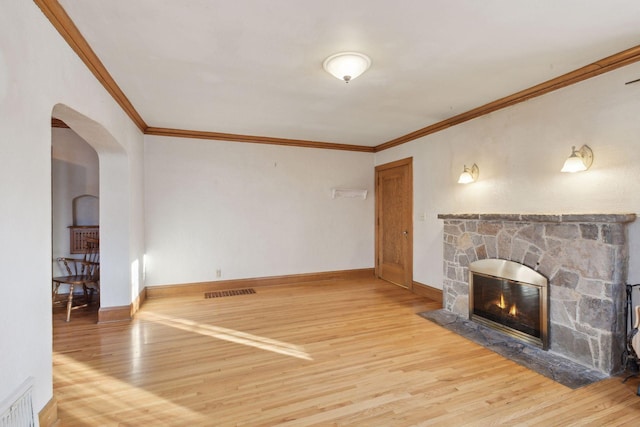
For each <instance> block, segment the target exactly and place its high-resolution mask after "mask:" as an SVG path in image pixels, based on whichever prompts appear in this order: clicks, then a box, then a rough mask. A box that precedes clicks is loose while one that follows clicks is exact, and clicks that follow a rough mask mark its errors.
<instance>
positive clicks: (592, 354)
mask: <svg viewBox="0 0 640 427" xmlns="http://www.w3.org/2000/svg"><path fill="white" fill-rule="evenodd" d="M438 218H440V219H442V220H444V233H443V258H444V266H443V267H444V279H443V284H442V285H443V289H442V290H443V308H444V309H445V310H448V311H450V312H452V313H454V314H456V315H458V316H460V317H461V318H463V319H469V318H470V317H471V314H470V302H471V300H472V299H474V296H475V295H470V288H469V272H470V266H471V265H472V264H473V263H474V262H476V261H480V260H487V259H499V260H507V261H513V262H514V263H517V264H522V265H524V266H526V267H528V268H529V269H531V270H534V271H535V272H538V273H540V274H541V275H542V276H544V277H546V278H547V279H548V308H547V310H548V319H549V320H548V330H547V334H548V335H547V342H548V350H549V352H551V353H556V354H558V355H561V356H563V357H566V358H568V359H570V360H572V361H575V362H577V363H579V364H581V365H584V366H586V367H589V368H593V369H596V370H598V371H600V372H602V373H604V374H607V375H611V374H614V373H617V372H620V371H621V369H622V366H621V360H622V352H623V349H624V340H625V337H624V301H625V284H626V281H627V270H628V251H629V248H628V242H627V225H628V224H629V223H630V222H632V221H634V220H635V219H636V215H635V214H551V215H546V214H440V215H438ZM490 276H492V275H491V274H490ZM508 292H510V290H509V291H507V293H508ZM503 293H504V292H503ZM474 294H475V292H474ZM503 297H505V298H506V297H507V295H503ZM491 298H494V299H495V296H487V299H491ZM498 298H499V295H498ZM505 305H508V303H506V302H505ZM489 317H490V316H489ZM507 323H509V322H507ZM519 323H525V324H526V323H528V320H526V321H524V322H519ZM511 326H513V325H511ZM511 326H509V327H511ZM512 329H518V328H512ZM520 329H526V326H525V327H522V328H520ZM534 329H535V328H534ZM533 335H536V332H534V333H533Z"/></svg>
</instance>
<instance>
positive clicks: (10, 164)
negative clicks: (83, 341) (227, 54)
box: [0, 0, 144, 411]
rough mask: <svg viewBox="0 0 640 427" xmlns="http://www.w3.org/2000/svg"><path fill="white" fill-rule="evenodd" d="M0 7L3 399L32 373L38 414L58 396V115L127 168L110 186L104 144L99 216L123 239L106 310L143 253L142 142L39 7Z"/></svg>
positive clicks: (2, 1) (125, 290) (125, 297)
mask: <svg viewBox="0 0 640 427" xmlns="http://www.w3.org/2000/svg"><path fill="white" fill-rule="evenodd" d="M0 9H1V10H2V13H0V166H1V167H0V200H2V204H1V207H0V236H1V239H2V245H0V266H1V267H2V271H3V280H2V282H0V294H2V295H4V296H5V297H6V298H7V299H8V300H10V301H11V303H10V304H5V305H4V306H3V308H2V310H0V367H1V369H0V400H3V399H4V398H5V397H7V396H9V395H10V394H11V393H12V392H13V391H14V390H15V389H16V388H17V387H18V386H19V385H20V384H21V383H22V382H23V381H24V380H25V379H26V378H27V377H29V376H32V377H34V378H35V389H34V406H35V409H36V410H37V411H40V410H41V409H42V407H43V406H44V405H45V404H46V403H47V402H48V401H49V400H50V399H51V397H52V395H53V390H52V363H51V362H52V359H51V356H52V350H51V348H52V341H51V337H52V328H51V273H52V269H51V259H52V247H51V231H52V228H51V219H52V218H51V212H52V209H51V190H52V187H51V171H52V170H51V133H52V131H51V116H52V111H53V109H54V106H56V105H57V104H59V103H61V104H64V105H67V106H69V107H71V109H73V110H75V111H78V112H81V113H82V115H84V116H85V117H87V118H90V119H91V120H92V123H94V124H95V123H99V125H100V127H101V129H103V133H104V134H108V135H109V136H110V138H111V139H112V140H113V141H116V142H114V143H113V145H117V146H118V147H119V151H118V150H113V149H112V150H111V151H110V152H115V151H118V155H119V156H120V159H119V161H118V162H115V163H117V164H120V165H122V164H124V167H121V169H120V170H119V171H118V173H120V175H124V178H123V180H124V183H125V184H126V185H125V186H120V184H121V183H117V185H114V183H113V182H112V180H111V176H112V175H109V167H108V166H109V161H108V159H105V158H103V157H104V155H105V154H106V152H109V149H108V148H107V147H105V146H104V145H103V146H101V147H100V150H101V151H102V152H103V155H101V158H100V194H101V196H102V197H101V202H102V203H101V206H100V218H101V222H104V221H103V220H107V224H106V225H107V226H108V227H111V225H112V224H111V223H117V225H118V226H119V228H118V227H112V228H111V229H112V230H114V232H113V233H111V235H110V236H109V238H110V239H111V240H112V241H113V242H116V243H118V244H114V245H112V246H114V248H115V249H117V250H118V251H117V255H113V253H115V252H116V251H113V250H111V251H110V252H109V253H110V260H109V262H110V263H111V264H110V266H111V267H112V268H110V269H109V270H112V271H114V272H115V273H114V275H115V276H117V277H109V278H108V281H109V283H110V286H109V287H108V288H109V290H108V291H106V292H105V289H104V287H105V286H104V285H105V283H104V281H103V283H102V284H103V294H102V296H103V297H104V296H106V297H107V298H106V300H107V303H105V300H104V299H103V300H102V303H103V305H122V304H128V303H130V302H131V297H130V293H131V285H132V283H131V282H133V278H131V277H130V271H131V264H132V263H133V262H134V261H135V260H137V259H142V255H143V249H144V241H143V239H142V237H141V236H142V235H143V234H142V233H143V231H142V230H136V231H135V232H131V230H130V229H129V227H130V226H132V225H139V224H141V223H142V208H141V206H142V205H141V202H140V201H134V200H133V199H134V198H139V197H140V194H141V188H142V168H143V165H142V149H143V148H142V143H143V141H142V140H143V138H142V134H141V132H140V131H139V130H138V129H137V128H136V127H135V125H134V124H133V123H132V122H131V120H129V118H128V117H127V116H126V115H125V114H124V113H123V112H122V110H121V109H120V107H119V106H118V105H117V104H116V103H115V101H114V100H113V99H112V98H111V96H110V95H109V94H108V93H107V92H106V91H105V90H104V88H103V87H102V86H101V85H100V83H99V82H98V81H97V80H96V79H95V77H94V76H93V75H92V74H91V73H90V72H89V71H88V70H87V68H86V66H85V65H84V64H82V62H81V61H80V60H79V59H78V57H77V55H76V54H75V53H73V52H72V51H71V49H70V48H69V46H68V45H67V44H66V42H64V40H63V39H62V38H61V37H60V36H59V34H58V33H57V32H56V30H55V29H54V28H53V27H52V25H51V24H50V23H49V21H48V20H47V19H46V18H45V16H44V15H43V14H42V12H41V11H40V10H39V9H38V7H37V6H36V5H35V3H33V2H30V1H10V0H0ZM62 110H64V109H62ZM62 113H64V114H67V113H68V111H62ZM78 121H79V122H81V121H82V119H80V118H78ZM67 123H69V122H67ZM69 124H70V123H69ZM74 129H75V128H74ZM79 134H80V133H79ZM80 136H82V137H83V138H84V139H85V140H86V141H87V142H89V143H91V142H92V141H91V138H88V137H86V136H85V135H80ZM103 136H104V135H103ZM100 150H98V149H97V151H98V152H99V153H100ZM114 156H115V154H114ZM103 164H106V166H107V167H106V168H105V167H103ZM105 173H106V174H107V175H105ZM105 178H106V179H105ZM105 193H106V194H108V195H109V196H110V200H112V201H114V200H116V199H117V198H116V195H117V194H120V193H124V195H123V197H122V199H123V200H124V203H122V204H120V205H114V203H110V205H114V206H111V207H109V206H104V205H105V198H104V194H105ZM109 209H111V210H109ZM105 212H106V213H107V215H106V216H105ZM111 217H113V219H112V220H110V218H111ZM101 225H102V224H101ZM140 228H141V229H142V227H140ZM123 230H124V231H123ZM103 241H104V239H103ZM120 242H124V244H120ZM121 247H124V250H123V251H119V249H120V248H121ZM102 249H104V248H102ZM121 252H123V254H122V253H121ZM102 254H103V255H106V253H105V251H104V250H103V251H102ZM103 259H104V258H103ZM105 267H106V266H105ZM121 271H124V272H125V273H124V274H121V273H120V272H121ZM121 294H122V295H121Z"/></svg>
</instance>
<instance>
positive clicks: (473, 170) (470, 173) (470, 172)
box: [458, 163, 480, 184]
mask: <svg viewBox="0 0 640 427" xmlns="http://www.w3.org/2000/svg"><path fill="white" fill-rule="evenodd" d="M478 175H480V169H478V165H476V164H475V163H474V164H473V166H471V167H470V168H468V167H467V165H464V169H463V170H462V173H461V174H460V178H458V184H470V183H472V182H476V180H477V179H478Z"/></svg>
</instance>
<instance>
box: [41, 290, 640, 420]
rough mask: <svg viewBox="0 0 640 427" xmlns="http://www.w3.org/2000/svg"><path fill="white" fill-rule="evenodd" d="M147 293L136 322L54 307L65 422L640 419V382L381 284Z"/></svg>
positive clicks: (57, 383) (58, 390) (58, 391)
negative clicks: (548, 362) (495, 344)
mask: <svg viewBox="0 0 640 427" xmlns="http://www.w3.org/2000/svg"><path fill="white" fill-rule="evenodd" d="M256 291H257V292H256V294H253V295H241V296H232V297H224V298H214V299H204V296H203V295H198V296H191V297H182V298H179V299H176V298H171V299H156V300H148V301H147V302H146V303H145V304H144V306H143V307H142V309H141V311H140V312H139V313H138V315H137V317H136V319H135V320H134V321H132V322H131V323H128V324H105V325H96V324H94V323H93V322H94V321H95V313H91V312H89V313H87V312H84V313H83V311H82V310H77V311H75V312H74V313H72V319H71V322H70V323H68V324H67V323H65V322H64V321H63V317H64V314H63V313H62V312H54V337H53V341H54V354H53V365H54V367H53V372H54V395H55V397H56V399H57V400H58V405H59V408H58V414H59V417H60V420H61V425H62V426H116V425H122V426H125V425H126V426H235V425H238V426H275V425H286V426H310V425H318V426H331V425H340V426H343V425H355V426H409V425H442V426H462V425H464V426H466V425H477V426H488V425H510V426H513V425H527V426H528V425H540V426H569V425H580V426H583V425H593V426H605V425H606V426H609V425H611V426H618V425H619V426H630V425H639V424H640V397H637V396H636V395H635V391H636V387H637V386H638V383H639V382H640V380H639V379H635V378H634V379H631V380H629V381H628V382H627V383H626V384H622V383H621V380H620V379H619V378H611V379H607V380H604V381H601V382H599V383H596V384H594V385H591V386H588V387H584V388H581V389H578V390H571V389H569V388H566V387H564V386H562V385H560V384H558V383H555V382H553V381H551V380H549V379H547V378H545V377H543V376H541V375H538V374H536V373H534V372H532V371H530V370H528V369H526V368H524V367H521V366H519V365H517V364H515V363H514V362H511V361H509V360H507V359H504V358H503V357H501V356H499V355H497V354H495V353H493V352H491V351H489V350H486V349H484V348H482V347H480V346H478V345H476V344H474V343H472V342H470V341H467V340H466V339H464V338H461V337H459V336H457V335H455V334H454V333H452V332H449V331H447V330H445V329H443V328H441V327H439V326H437V325H435V324H433V323H431V322H429V321H427V320H425V319H423V318H421V317H420V316H417V315H416V314H415V313H418V312H421V311H425V310H430V309H436V308H438V306H437V304H436V303H435V302H433V301H430V300H428V299H424V298H421V297H418V296H415V295H413V294H411V293H409V292H407V291H405V290H403V289H401V288H398V287H396V286H394V285H390V284H387V283H385V282H382V281H376V280H373V279H372V280H369V281H350V282H326V283H322V284H314V285H288V286H278V287H270V288H257V289H256Z"/></svg>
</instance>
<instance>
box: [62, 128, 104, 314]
mask: <svg viewBox="0 0 640 427" xmlns="http://www.w3.org/2000/svg"><path fill="white" fill-rule="evenodd" d="M51 125H52V129H51V248H52V255H53V257H52V259H53V260H54V261H53V265H52V272H53V277H57V276H65V275H67V274H68V272H67V271H66V268H65V266H64V264H63V263H62V262H60V261H57V260H58V259H59V258H76V259H77V258H82V257H83V254H84V251H85V245H84V244H81V243H84V239H83V236H85V235H89V234H91V236H92V237H99V224H100V222H99V221H100V219H99V218H100V211H99V182H100V181H99V164H98V153H96V151H95V150H94V149H93V148H92V147H91V146H90V145H89V144H88V143H87V142H86V141H85V140H84V139H82V138H80V136H78V134H76V133H75V132H74V131H73V130H72V129H70V128H69V127H68V126H66V124H65V123H64V122H62V121H61V120H59V119H54V120H52V123H51ZM78 237H80V238H78ZM80 240H82V241H83V242H80ZM58 292H59V294H60V295H61V296H64V295H65V294H66V293H68V292H69V287H68V286H67V285H61V286H60V289H58ZM78 293H82V289H78V287H76V289H75V294H76V296H74V300H75V301H78V300H79V296H80V295H78ZM56 300H57V302H58V303H59V304H55V305H54V320H55V319H58V318H59V319H62V318H64V315H63V312H64V311H65V310H64V308H65V307H66V300H67V298H66V297H64V298H63V297H58V298H56ZM94 302H96V303H99V299H98V298H96V299H95V301H94ZM96 306H97V304H93V305H92V306H91V307H87V310H83V311H89V312H90V313H91V317H92V318H93V320H94V321H97V309H96Z"/></svg>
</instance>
